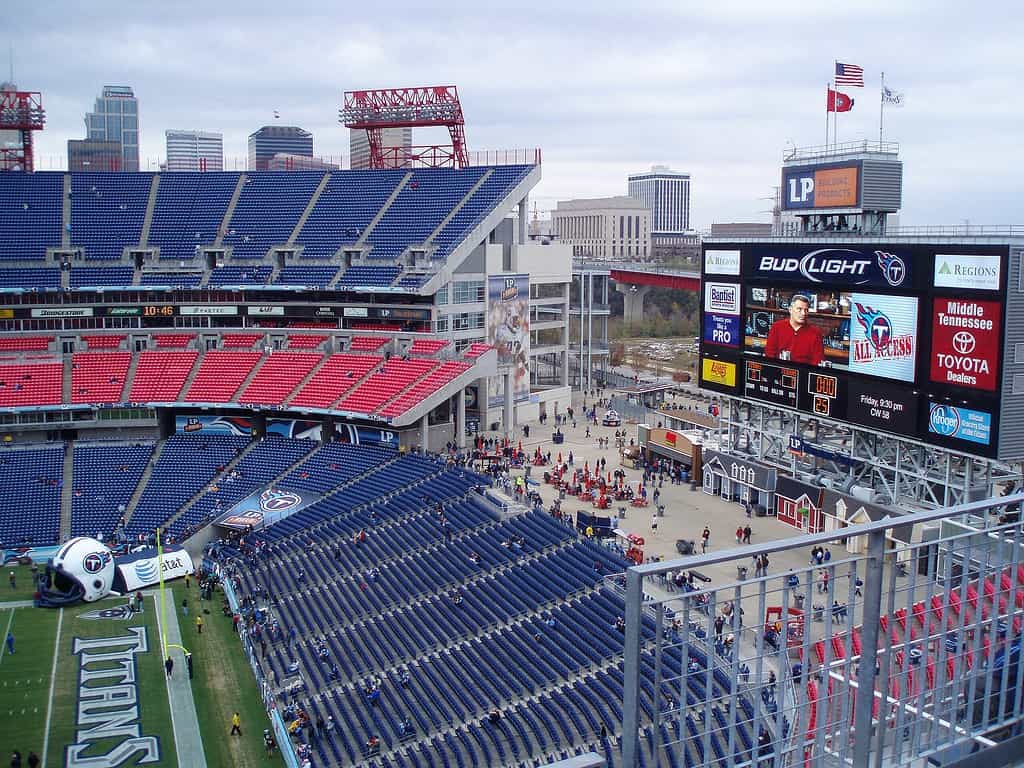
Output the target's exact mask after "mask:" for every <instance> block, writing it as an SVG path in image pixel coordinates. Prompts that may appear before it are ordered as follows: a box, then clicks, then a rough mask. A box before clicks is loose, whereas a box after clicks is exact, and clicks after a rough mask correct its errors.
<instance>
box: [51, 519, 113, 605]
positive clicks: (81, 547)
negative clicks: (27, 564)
mask: <svg viewBox="0 0 1024 768" xmlns="http://www.w3.org/2000/svg"><path fill="white" fill-rule="evenodd" d="M116 572H117V568H116V566H115V565H114V556H113V555H111V554H110V550H109V549H107V548H106V546H104V545H103V544H102V543H101V542H99V541H97V540H96V539H91V538H89V537H87V536H79V537H77V538H74V539H71V540H70V541H68V542H67V543H65V544H64V546H62V547H61V548H60V550H59V551H58V552H57V554H56V555H54V557H53V559H52V560H51V561H50V563H49V565H47V566H46V577H45V581H44V583H43V584H42V585H41V587H40V590H39V592H40V598H41V600H40V602H42V603H43V604H44V605H51V606H52V605H71V604H72V603H77V602H78V601H79V600H85V601H86V602H88V603H91V602H94V601H96V600H99V599H100V598H102V597H106V596H107V595H108V594H110V590H111V587H112V586H113V584H114V574H115V573H116Z"/></svg>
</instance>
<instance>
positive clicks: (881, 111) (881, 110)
mask: <svg viewBox="0 0 1024 768" xmlns="http://www.w3.org/2000/svg"><path fill="white" fill-rule="evenodd" d="M878 102H879V104H878V151H879V152H881V151H882V126H883V125H884V124H885V72H883V73H882V90H881V91H879V94H878Z"/></svg>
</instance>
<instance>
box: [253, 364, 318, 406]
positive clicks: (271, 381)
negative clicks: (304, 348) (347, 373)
mask: <svg viewBox="0 0 1024 768" xmlns="http://www.w3.org/2000/svg"><path fill="white" fill-rule="evenodd" d="M323 357H324V356H323V355H322V354H320V353H318V352H272V353H271V354H270V355H269V356H268V357H267V359H266V360H264V361H263V365H261V366H260V368H259V370H258V371H256V375H255V376H254V377H253V379H252V381H251V382H249V386H247V387H246V388H245V391H244V392H242V393H241V394H240V395H239V396H238V402H240V403H245V404H259V405H282V404H283V403H284V401H285V400H286V399H287V398H288V396H289V395H291V393H292V391H293V390H294V389H295V387H297V386H298V385H299V383H300V382H301V381H302V380H303V379H304V378H306V376H308V375H309V372H310V371H312V370H313V369H314V368H315V367H316V366H317V364H318V363H319V362H320V361H321V360H323Z"/></svg>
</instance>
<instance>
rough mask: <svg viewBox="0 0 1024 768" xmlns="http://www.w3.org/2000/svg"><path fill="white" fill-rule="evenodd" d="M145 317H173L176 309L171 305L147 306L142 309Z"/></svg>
mask: <svg viewBox="0 0 1024 768" xmlns="http://www.w3.org/2000/svg"><path fill="white" fill-rule="evenodd" d="M142 315H143V317H173V316H174V307H173V306H171V305H169V304H162V305H157V304H147V305H146V306H144V307H143V308H142Z"/></svg>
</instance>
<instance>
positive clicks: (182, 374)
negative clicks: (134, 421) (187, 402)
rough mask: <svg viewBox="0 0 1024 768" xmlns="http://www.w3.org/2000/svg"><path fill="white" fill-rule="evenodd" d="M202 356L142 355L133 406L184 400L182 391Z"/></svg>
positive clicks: (160, 352) (177, 353) (130, 397)
mask: <svg viewBox="0 0 1024 768" xmlns="http://www.w3.org/2000/svg"><path fill="white" fill-rule="evenodd" d="M197 357H199V353H198V352H196V351H194V350H183V351H173V352H167V351H163V350H147V351H145V352H140V353H139V362H138V364H137V365H136V366H135V375H134V377H133V378H132V388H131V392H130V393H129V394H128V400H129V401H130V402H133V403H173V402H176V401H178V400H180V399H181V388H182V387H183V386H184V385H185V380H186V379H187V378H188V375H189V373H191V372H192V366H193V365H195V362H196V358H197Z"/></svg>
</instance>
